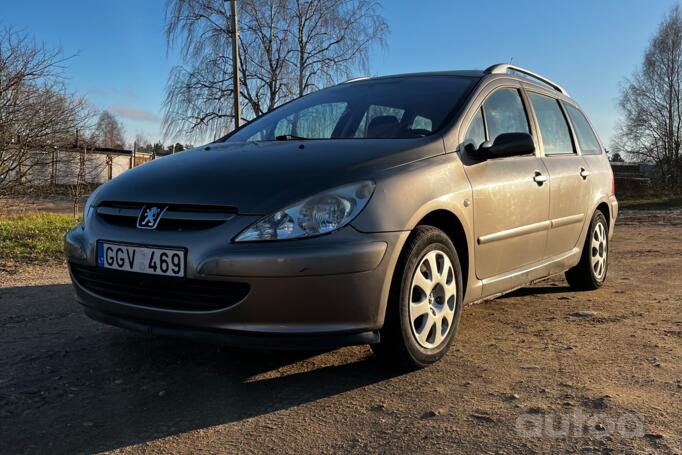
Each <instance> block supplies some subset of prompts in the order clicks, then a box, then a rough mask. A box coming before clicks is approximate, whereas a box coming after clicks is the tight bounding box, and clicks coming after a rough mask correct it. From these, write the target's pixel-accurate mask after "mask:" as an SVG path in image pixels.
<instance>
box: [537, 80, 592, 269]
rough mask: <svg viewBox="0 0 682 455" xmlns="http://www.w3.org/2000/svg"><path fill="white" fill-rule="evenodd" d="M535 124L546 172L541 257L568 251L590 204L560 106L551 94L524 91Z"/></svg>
mask: <svg viewBox="0 0 682 455" xmlns="http://www.w3.org/2000/svg"><path fill="white" fill-rule="evenodd" d="M527 93H528V99H529V100H530V105H531V107H532V111H533V114H534V115H535V122H536V124H537V126H538V137H539V138H540V141H539V142H540V145H541V148H542V151H543V158H542V161H543V162H544V164H545V167H546V168H547V171H548V172H549V221H550V229H549V233H548V235H547V247H546V248H545V254H544V256H545V258H551V257H554V256H557V255H561V254H562V253H566V252H569V251H570V250H572V249H573V248H574V247H575V246H576V245H577V243H578V239H579V237H580V232H581V231H582V228H583V224H584V223H585V221H586V218H587V217H588V214H587V213H586V210H587V208H588V207H589V205H590V201H589V197H590V179H588V176H589V171H588V170H587V165H586V163H585V160H584V159H583V157H582V156H580V155H579V154H578V153H577V150H576V146H575V142H574V138H573V135H572V132H571V129H570V127H569V124H568V121H567V117H566V113H565V111H564V110H563V106H562V105H561V103H560V102H559V100H557V99H556V98H554V97H551V96H547V95H544V94H541V93H538V92H534V91H528V92H527Z"/></svg>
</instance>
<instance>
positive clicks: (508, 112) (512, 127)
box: [479, 88, 530, 145]
mask: <svg viewBox="0 0 682 455" xmlns="http://www.w3.org/2000/svg"><path fill="white" fill-rule="evenodd" d="M483 111H484V113H485V121H486V123H487V124H488V137H489V139H490V140H491V141H493V142H494V141H495V138H497V136H499V135H500V134H503V133H530V130H529V129H528V118H527V117H526V110H525V109H524V108H523V102H522V101H521V95H519V91H518V90H516V89H513V88H502V89H499V90H497V91H496V92H494V93H493V94H492V95H490V96H489V97H488V99H487V100H485V103H483ZM479 145H480V144H479Z"/></svg>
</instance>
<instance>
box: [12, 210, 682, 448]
mask: <svg viewBox="0 0 682 455" xmlns="http://www.w3.org/2000/svg"><path fill="white" fill-rule="evenodd" d="M611 255H612V256H611V268H610V270H609V280H608V283H607V285H606V286H605V287H604V288H602V289H601V290H599V291H595V292H589V293H574V292H571V291H570V289H568V287H567V285H566V283H565V282H564V281H563V279H562V278H561V277H556V278H553V279H550V280H548V281H546V282H543V283H540V284H538V285H536V286H534V287H531V288H525V289H521V290H518V291H516V292H514V293H512V294H510V295H507V296H505V297H502V298H498V299H496V300H493V301H489V302H486V303H482V304H478V305H474V306H471V307H468V308H466V309H465V310H464V312H463V316H462V321H461V330H460V332H459V335H458V338H457V340H456V345H455V346H453V349H452V350H451V352H450V353H449V354H448V355H447V356H446V357H445V358H444V359H443V361H442V362H440V363H439V364H437V365H435V366H433V367H430V368H427V369H424V370H421V371H416V372H410V373H400V372H395V371H389V370H386V369H385V368H383V367H382V366H381V365H379V364H377V363H376V362H375V360H374V359H373V357H372V355H371V352H370V350H369V349H368V348H367V347H365V346H361V347H352V348H345V349H339V350H335V351H330V352H296V353H290V352H289V353H282V352H263V351H248V350H237V349H227V348H219V347H216V346H210V345H201V344H194V343H189V342H185V341H179V340H171V339H161V338H153V337H150V336H146V335H142V334H137V333H133V332H127V331H124V330H121V329H117V328H113V327H107V326H104V325H100V324H98V323H96V322H93V321H90V320H89V319H88V318H86V317H85V316H84V315H83V314H82V311H81V309H80V307H79V306H78V305H77V304H76V303H74V301H73V299H72V291H71V288H70V285H69V281H68V276H67V274H66V272H65V269H64V265H63V264H55V265H51V266H45V267H32V268H28V267H25V268H23V269H21V270H19V271H18V272H16V273H13V274H10V273H8V272H6V271H5V272H0V308H1V309H2V311H1V312H0V328H1V330H0V349H1V355H0V453H8V454H9V453H24V452H27V453H54V454H58V453H93V452H100V451H112V452H121V453H262V452H268V453H270V452H288V453H332V452H354V453H367V452H370V453H376V452H383V453H386V452H388V453H409V452H412V453H436V452H437V453H453V452H470V453H517V452H526V453H528V452H530V453H532V452H540V453H542V452H574V453H622V452H632V453H641V452H654V453H682V214H681V213H680V212H679V211H677V212H655V213H654V212H651V213H649V214H648V215H647V214H646V213H644V214H643V213H642V212H638V213H631V214H628V213H627V212H624V215H623V217H622V222H621V223H620V225H619V226H617V232H616V235H615V238H614V240H613V243H612V248H611Z"/></svg>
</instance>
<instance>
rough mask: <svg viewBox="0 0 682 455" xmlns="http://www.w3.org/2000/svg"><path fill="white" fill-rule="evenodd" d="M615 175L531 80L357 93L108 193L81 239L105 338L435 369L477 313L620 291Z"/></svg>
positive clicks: (317, 101) (521, 72)
mask: <svg viewBox="0 0 682 455" xmlns="http://www.w3.org/2000/svg"><path fill="white" fill-rule="evenodd" d="M617 213H618V202H617V200H616V196H615V190H614V180H613V173H612V170H611V167H610V165H609V161H608V158H607V155H606V152H605V149H604V146H603V145H602V143H601V142H600V140H599V138H598V137H597V134H595V132H594V129H593V127H592V125H591V123H590V121H589V120H588V119H587V117H586V115H585V114H584V113H583V111H582V110H581V109H580V107H579V106H578V105H577V104H576V102H575V101H573V99H571V98H570V97H569V95H568V94H567V92H566V91H565V90H564V89H563V88H562V87H560V86H559V85H557V84H556V83H554V82H552V81H551V80H549V79H547V78H545V77H542V76H539V75H538V74H535V73H533V72H531V71H529V70H527V69H524V68H520V67H516V66H512V65H507V64H497V65H493V66H491V67H489V68H488V69H486V70H483V71H449V72H431V73H416V74H403V75H396V76H383V77H375V78H360V79H354V80H351V81H347V82H344V83H341V84H338V85H335V86H332V87H329V88H326V89H323V90H320V91H317V92H314V93H311V94H308V95H306V96H303V97H301V98H298V99H296V100H293V101H291V102H289V103H287V104H284V105H282V106H280V107H278V108H277V109H274V110H273V111H271V112H269V113H267V114H264V115H263V116H261V117H259V118H256V119H255V120H253V121H251V122H249V123H247V124H245V125H243V126H241V127H240V128H238V129H237V130H235V131H233V132H232V133H230V134H229V135H227V136H226V137H224V138H222V139H219V140H217V141H215V142H213V143H210V144H208V145H206V146H202V147H200V148H197V149H194V150H191V151H185V152H182V153H178V154H175V155H172V156H167V157H164V158H161V159H157V160H154V161H151V162H149V163H146V164H144V165H142V166H139V167H136V168H134V169H132V170H130V171H127V172H125V173H124V174H122V175H120V176H119V177H117V178H115V179H114V180H112V181H110V182H108V183H106V184H104V185H102V186H100V187H99V188H98V189H96V190H95V191H94V192H93V193H92V194H91V196H90V197H89V199H88V201H87V203H86V204H85V206H84V214H83V220H82V222H81V224H80V225H79V226H77V227H76V228H74V229H73V230H72V231H70V232H69V233H68V234H67V235H66V238H65V250H66V256H67V258H68V267H69V271H70V275H71V278H72V280H73V284H74V287H75V292H76V298H77V300H78V301H79V302H80V303H81V304H82V305H83V306H84V309H85V313H86V314H87V315H88V316H89V317H91V318H93V319H95V320H98V321H101V322H104V323H107V324H111V325H115V326H119V327H123V328H128V329H133V330H141V331H145V332H147V333H152V334H159V335H164V336H180V337H187V338H191V339H195V340H202V341H205V342H210V343H220V344H226V345H234V346H245V347H251V348H266V349H271V348H281V349H328V348H335V347H339V346H345V345H353V344H369V345H371V348H372V350H373V351H374V352H375V353H376V355H377V357H378V358H380V359H385V360H387V361H388V362H389V363H391V364H395V365H403V366H407V367H415V368H418V367H424V366H427V365H429V364H432V363H434V362H436V361H438V360H439V359H441V358H442V357H443V355H444V354H445V353H446V352H447V351H448V349H449V347H450V346H451V344H452V343H453V339H454V338H455V335H456V333H457V328H458V324H459V321H460V317H461V312H462V308H463V306H465V305H467V304H470V303H474V302H478V301H481V300H484V299H490V298H493V297H495V296H499V295H501V294H503V293H506V292H509V291H511V290H514V289H516V288H519V287H521V286H525V285H527V284H529V283H532V282H535V281H538V280H542V279H545V278H547V277H549V276H552V275H556V274H561V273H564V272H565V277H566V279H567V281H568V283H569V284H570V286H571V287H572V288H574V289H576V290H593V289H597V288H599V287H600V286H601V285H602V284H603V283H604V281H605V280H606V276H607V272H608V260H609V254H608V251H609V240H610V239H611V237H612V235H613V228H614V223H615V220H616V216H617Z"/></svg>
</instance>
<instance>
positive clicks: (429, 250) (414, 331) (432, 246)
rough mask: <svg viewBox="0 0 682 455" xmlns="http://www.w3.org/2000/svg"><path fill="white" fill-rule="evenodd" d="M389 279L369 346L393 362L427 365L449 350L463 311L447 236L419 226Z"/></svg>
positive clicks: (459, 278) (457, 268) (453, 253)
mask: <svg viewBox="0 0 682 455" xmlns="http://www.w3.org/2000/svg"><path fill="white" fill-rule="evenodd" d="M393 281H394V282H393V286H392V289H391V295H390V297H389V302H388V308H387V310H386V321H385V324H384V327H383V328H382V330H381V342H380V343H379V344H376V345H372V349H373V350H374V352H375V353H376V354H377V355H378V356H379V357H381V358H383V359H386V360H389V361H390V362H391V363H393V364H399V365H402V366H407V367H412V368H415V367H416V368H419V367H424V366H427V365H430V364H432V363H434V362H436V361H438V360H439V359H440V358H441V357H443V356H444V355H445V353H446V352H447V351H448V349H449V347H450V345H451V344H452V340H453V338H454V336H455V333H456V331H457V326H458V324H459V319H460V314H461V309H462V271H461V268H460V264H459V257H458V256H457V251H456V250H455V247H454V245H453V244H452V242H451V241H450V239H449V238H448V236H447V235H446V234H445V233H444V232H443V231H441V230H440V229H437V228H435V227H432V226H418V227H417V228H416V229H415V230H414V232H413V234H412V236H411V237H410V240H408V243H407V244H406V246H405V248H404V250H403V253H402V255H401V258H400V261H399V263H398V266H397V268H396V272H395V275H394V280H393Z"/></svg>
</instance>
